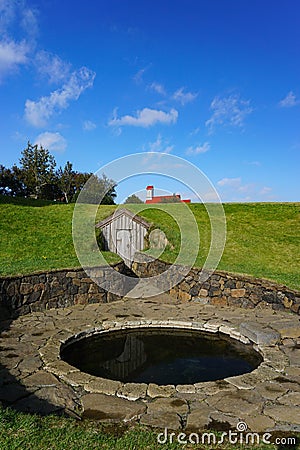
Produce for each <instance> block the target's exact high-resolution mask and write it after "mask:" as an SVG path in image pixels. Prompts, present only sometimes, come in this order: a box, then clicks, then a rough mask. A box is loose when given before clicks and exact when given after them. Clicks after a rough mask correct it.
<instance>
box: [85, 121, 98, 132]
mask: <svg viewBox="0 0 300 450" xmlns="http://www.w3.org/2000/svg"><path fill="white" fill-rule="evenodd" d="M82 128H83V129H84V130H85V131H92V130H94V129H95V128H97V125H96V124H95V123H94V122H92V121H91V120H85V121H84V122H83V125H82Z"/></svg>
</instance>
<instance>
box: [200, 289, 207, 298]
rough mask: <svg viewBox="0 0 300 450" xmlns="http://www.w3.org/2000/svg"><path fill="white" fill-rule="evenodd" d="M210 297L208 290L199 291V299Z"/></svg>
mask: <svg viewBox="0 0 300 450" xmlns="http://www.w3.org/2000/svg"><path fill="white" fill-rule="evenodd" d="M207 296H208V290H207V289H203V288H202V289H200V291H199V297H207Z"/></svg>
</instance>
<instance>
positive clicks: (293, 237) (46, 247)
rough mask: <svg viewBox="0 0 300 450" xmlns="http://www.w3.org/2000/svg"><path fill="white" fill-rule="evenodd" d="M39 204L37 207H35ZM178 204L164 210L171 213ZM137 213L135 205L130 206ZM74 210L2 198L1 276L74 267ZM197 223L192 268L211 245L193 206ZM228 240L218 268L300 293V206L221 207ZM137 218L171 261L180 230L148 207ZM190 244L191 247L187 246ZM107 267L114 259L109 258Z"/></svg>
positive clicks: (200, 209) (204, 218) (105, 209)
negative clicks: (160, 235) (157, 233)
mask: <svg viewBox="0 0 300 450" xmlns="http://www.w3.org/2000/svg"><path fill="white" fill-rule="evenodd" d="M37 205H38V206H37ZM179 206H180V205H176V204H173V205H167V207H168V208H169V213H170V214H171V215H172V214H173V213H174V210H175V209H176V208H177V209H178V208H179ZM130 208H131V209H133V210H136V205H131V206H130ZM73 209H74V205H72V204H71V205H64V204H51V203H49V202H37V203H36V201H34V200H31V201H30V200H29V201H27V200H26V201H25V200H19V201H18V200H15V199H13V203H10V202H8V199H7V198H4V197H1V198H0V256H1V260H0V274H1V275H15V274H27V273H31V272H35V271H42V270H49V269H56V268H67V267H78V266H79V262H78V260H77V257H76V254H75V251H74V247H73V241H72V216H73ZM114 209H115V207H114V206H100V207H99V210H98V214H97V220H101V219H103V218H104V217H106V216H108V215H109V214H111V213H112V212H113V210H114ZM190 209H191V211H192V213H193V214H194V216H195V218H196V221H197V223H198V227H199V231H200V236H201V247H200V252H199V254H198V257H197V259H196V262H195V266H197V267H201V266H202V265H203V263H204V261H205V258H206V256H207V252H208V249H209V243H210V222H209V217H208V215H207V213H206V210H205V207H204V206H203V205H201V204H191V205H190ZM224 209H225V213H226V221H227V241H226V246H225V251H224V254H223V256H222V259H221V261H220V263H219V266H218V268H219V269H222V270H228V271H230V272H236V273H243V274H249V275H253V276H257V277H261V278H267V279H270V280H273V281H277V282H279V283H283V284H286V285H287V286H289V287H291V288H295V289H299V288H300V270H299V267H300V256H299V255H300V204H296V203H253V204H251V203H249V204H246V203H245V204H225V205H224ZM141 215H142V216H143V217H144V218H145V219H146V220H148V221H149V222H151V223H153V224H154V227H159V228H160V229H162V230H163V231H164V232H165V234H166V236H167V238H168V240H169V242H170V244H171V245H170V246H169V247H168V248H167V249H166V251H165V252H164V253H163V255H162V259H164V260H166V261H170V262H172V261H174V259H175V258H176V255H177V253H178V250H179V247H180V231H179V228H178V226H177V225H176V223H175V221H174V220H173V219H172V218H171V217H170V215H168V214H167V213H166V212H163V211H157V210H155V209H153V208H152V207H151V205H148V206H147V208H146V209H145V210H144V211H143V212H142V213H141ZM191 245H193V242H192V241H191ZM106 257H107V260H108V261H109V262H110V263H113V262H116V261H117V260H118V257H117V256H116V255H114V254H111V253H110V254H107V255H106Z"/></svg>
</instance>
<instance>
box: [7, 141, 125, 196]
mask: <svg viewBox="0 0 300 450" xmlns="http://www.w3.org/2000/svg"><path fill="white" fill-rule="evenodd" d="M19 164H20V165H19V166H17V165H16V164H14V165H13V166H12V167H11V168H6V167H4V166H3V165H1V164H0V194H2V195H9V196H12V197H24V198H28V197H29V198H35V199H43V200H52V201H60V202H65V203H69V202H75V201H76V200H77V198H78V195H79V193H80V191H81V190H82V188H83V186H84V185H85V183H86V182H87V181H88V180H90V181H89V185H90V186H92V192H91V193H90V195H89V201H90V202H91V203H98V200H99V193H100V197H101V198H102V200H101V203H102V204H106V205H114V204H115V202H114V200H115V198H116V196H117V194H116V191H115V188H116V183H115V182H114V181H113V180H110V179H109V178H107V177H106V175H105V174H102V177H99V176H96V175H94V174H93V173H88V172H84V173H82V172H77V171H74V170H73V164H72V163H71V162H70V161H67V162H66V164H65V166H64V167H63V168H62V167H59V168H58V169H56V161H55V159H54V156H53V155H51V154H50V152H49V151H48V150H47V149H44V148H43V147H42V146H41V145H40V147H38V145H37V144H35V145H32V144H31V143H30V142H28V144H27V148H25V149H24V150H23V151H22V152H21V158H20V160H19Z"/></svg>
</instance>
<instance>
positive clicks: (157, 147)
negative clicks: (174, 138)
mask: <svg viewBox="0 0 300 450" xmlns="http://www.w3.org/2000/svg"><path fill="white" fill-rule="evenodd" d="M145 147H146V151H147V152H149V153H153V152H160V153H171V151H172V150H173V148H174V145H169V142H168V141H167V140H165V139H163V138H162V136H161V134H159V135H158V136H157V139H156V140H155V141H154V142H149V143H148V144H147V145H146V146H144V150H145Z"/></svg>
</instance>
